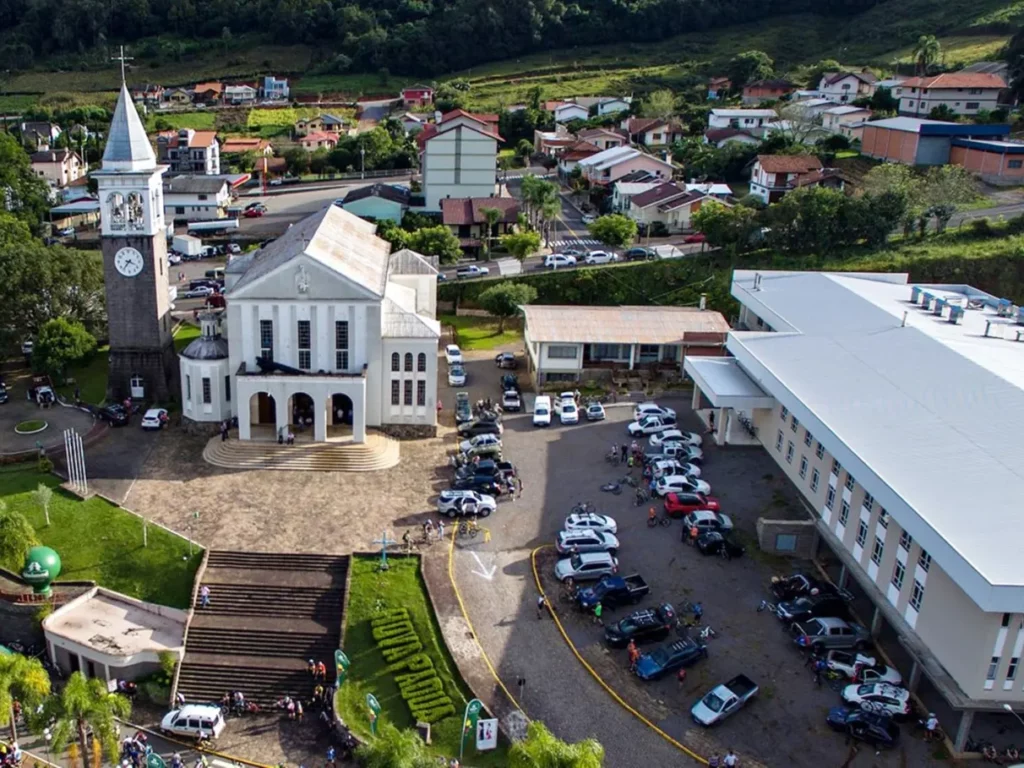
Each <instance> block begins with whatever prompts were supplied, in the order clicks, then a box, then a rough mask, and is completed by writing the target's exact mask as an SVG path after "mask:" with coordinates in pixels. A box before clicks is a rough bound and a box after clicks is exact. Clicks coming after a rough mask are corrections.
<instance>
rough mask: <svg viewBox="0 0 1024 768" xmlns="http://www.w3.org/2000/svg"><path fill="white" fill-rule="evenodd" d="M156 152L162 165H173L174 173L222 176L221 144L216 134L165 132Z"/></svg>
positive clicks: (172, 171)
mask: <svg viewBox="0 0 1024 768" xmlns="http://www.w3.org/2000/svg"><path fill="white" fill-rule="evenodd" d="M156 149H157V156H158V157H159V161H160V163H161V164H163V165H168V166H170V171H171V173H201V174H206V175H211V176H216V175H217V174H219V173H220V144H219V143H218V142H217V132H216V131H196V130H193V129H191V128H182V129H181V130H179V131H163V132H162V133H160V134H158V135H157V138H156Z"/></svg>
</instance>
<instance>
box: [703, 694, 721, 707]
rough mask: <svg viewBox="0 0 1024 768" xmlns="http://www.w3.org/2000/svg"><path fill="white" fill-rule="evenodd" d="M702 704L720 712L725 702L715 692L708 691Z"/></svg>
mask: <svg viewBox="0 0 1024 768" xmlns="http://www.w3.org/2000/svg"><path fill="white" fill-rule="evenodd" d="M703 703H704V706H705V707H707V708H708V709H710V710H711V711H712V712H721V711H722V707H724V706H725V702H724V701H722V699H720V698H719V697H718V695H717V694H715V693H713V692H712V693H709V694H708V695H707V696H705V697H704V699H703Z"/></svg>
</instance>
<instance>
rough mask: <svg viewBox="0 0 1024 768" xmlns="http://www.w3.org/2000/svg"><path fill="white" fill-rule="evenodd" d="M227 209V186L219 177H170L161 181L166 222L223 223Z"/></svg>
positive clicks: (228, 199)
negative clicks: (208, 221)
mask: <svg viewBox="0 0 1024 768" xmlns="http://www.w3.org/2000/svg"><path fill="white" fill-rule="evenodd" d="M229 205H231V184H230V183H229V182H228V180H227V179H225V178H223V177H220V176H172V177H171V178H169V179H166V178H165V179H164V218H165V219H166V220H167V221H202V220H207V219H223V218H225V217H226V216H227V209H228V206H229Z"/></svg>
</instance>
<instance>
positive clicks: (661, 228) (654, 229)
mask: <svg viewBox="0 0 1024 768" xmlns="http://www.w3.org/2000/svg"><path fill="white" fill-rule="evenodd" d="M651 237H668V227H666V226H665V222H663V221H655V222H652V223H651Z"/></svg>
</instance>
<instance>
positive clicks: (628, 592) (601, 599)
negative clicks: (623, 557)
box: [576, 573, 651, 610]
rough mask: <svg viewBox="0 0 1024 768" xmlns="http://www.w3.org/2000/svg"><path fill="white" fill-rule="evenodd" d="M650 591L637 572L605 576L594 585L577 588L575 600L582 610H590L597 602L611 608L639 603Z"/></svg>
mask: <svg viewBox="0 0 1024 768" xmlns="http://www.w3.org/2000/svg"><path fill="white" fill-rule="evenodd" d="M650 591H651V588H650V587H649V586H648V585H647V582H646V581H644V579H643V577H642V576H641V575H640V574H638V573H634V574H632V575H631V576H605V577H604V578H603V579H601V580H600V581H599V582H597V584H595V585H594V586H592V587H587V588H586V589H581V590H579V592H577V593H576V602H577V603H578V604H579V607H580V608H582V609H584V610H590V609H592V608H593V607H594V606H595V605H597V604H598V603H601V605H602V606H603V607H605V608H613V607H615V606H617V605H625V604H627V603H632V604H635V603H639V602H640V601H641V600H643V599H644V598H645V597H647V595H648V594H649V593H650Z"/></svg>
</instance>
